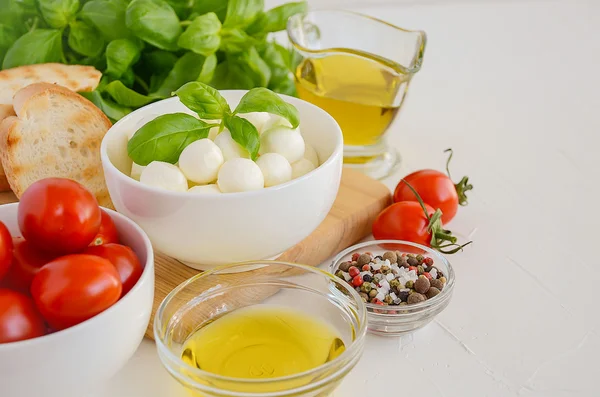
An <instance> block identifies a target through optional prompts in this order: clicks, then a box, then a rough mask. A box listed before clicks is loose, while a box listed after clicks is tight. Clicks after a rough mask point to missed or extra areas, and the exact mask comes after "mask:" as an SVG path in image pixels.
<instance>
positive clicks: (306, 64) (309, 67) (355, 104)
mask: <svg viewBox="0 0 600 397" xmlns="http://www.w3.org/2000/svg"><path fill="white" fill-rule="evenodd" d="M407 81H408V78H407V76H406V75H404V74H401V73H398V71H395V70H393V69H392V68H390V67H389V66H386V65H385V64H384V63H380V62H378V61H376V60H374V59H369V58H364V57H358V56H353V55H349V54H348V55H346V54H335V55H327V56H324V57H322V58H306V59H304V60H303V61H302V63H301V64H300V65H299V66H298V68H297V69H296V88H297V90H298V96H299V97H300V98H302V99H304V100H306V101H308V102H311V103H313V104H315V105H317V106H319V107H320V108H322V109H324V110H325V111H327V112H328V113H329V114H330V115H331V116H333V118H334V119H336V121H337V122H338V124H339V125H340V127H341V129H342V133H343V135H344V144H345V145H347V146H369V145H374V144H376V143H378V141H379V139H380V137H381V135H383V133H384V132H385V131H386V129H387V127H388V126H389V125H390V123H391V122H392V121H393V120H394V117H395V116H396V114H397V113H398V110H399V109H400V105H401V102H400V103H395V102H396V98H397V97H398V92H399V90H405V89H406V86H407V84H405V83H406V82H407Z"/></svg>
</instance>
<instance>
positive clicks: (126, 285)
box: [83, 244, 144, 296]
mask: <svg viewBox="0 0 600 397" xmlns="http://www.w3.org/2000/svg"><path fill="white" fill-rule="evenodd" d="M83 253H84V254H89V255H96V256H99V257H102V258H104V259H107V260H108V261H109V262H110V263H112V264H113V265H114V266H115V268H116V269H117V271H118V272H119V277H120V278H121V283H123V292H122V294H121V296H124V295H125V294H126V293H127V292H129V290H130V289H131V288H133V286H134V285H135V283H137V281H138V280H139V279H140V276H141V275H142V272H143V271H144V269H143V268H142V265H141V264H140V261H139V260H138V258H137V256H136V255H135V253H134V252H133V250H132V249H131V248H129V247H127V246H125V245H121V244H104V245H98V246H92V247H88V248H87V249H86V250H85V251H84V252H83Z"/></svg>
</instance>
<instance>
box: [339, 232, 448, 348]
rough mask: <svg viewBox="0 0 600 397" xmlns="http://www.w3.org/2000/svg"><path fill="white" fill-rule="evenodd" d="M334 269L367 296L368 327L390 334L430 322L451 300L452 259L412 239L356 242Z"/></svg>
mask: <svg viewBox="0 0 600 397" xmlns="http://www.w3.org/2000/svg"><path fill="white" fill-rule="evenodd" d="M330 271H331V273H332V274H334V275H335V276H336V277H338V278H340V279H341V280H344V281H345V282H346V283H347V284H348V285H349V286H352V287H354V288H355V290H356V291H357V292H358V293H359V295H360V296H361V298H362V299H363V301H365V302H366V305H367V318H368V329H369V331H370V332H372V333H375V334H380V335H386V336H397V335H402V334H405V333H409V332H412V331H415V330H416V329H419V328H421V327H423V326H424V325H426V324H428V323H429V322H430V321H431V320H433V318H434V317H435V316H436V315H437V314H439V313H440V312H441V311H442V310H444V309H445V308H446V306H448V303H450V298H451V297H452V291H453V289H454V271H453V270H452V266H451V265H450V262H448V260H447V259H446V258H445V257H444V256H443V255H441V254H440V253H439V252H437V251H434V250H432V249H430V248H428V247H425V246H423V245H420V244H415V243H411V242H408V241H400V240H376V241H367V242H364V243H360V244H356V245H354V246H352V247H350V248H348V249H346V250H344V251H342V252H340V253H339V254H338V255H337V256H336V257H335V259H334V260H333V263H332V264H331V267H330Z"/></svg>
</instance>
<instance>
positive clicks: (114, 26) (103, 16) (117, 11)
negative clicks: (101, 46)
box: [81, 0, 132, 41]
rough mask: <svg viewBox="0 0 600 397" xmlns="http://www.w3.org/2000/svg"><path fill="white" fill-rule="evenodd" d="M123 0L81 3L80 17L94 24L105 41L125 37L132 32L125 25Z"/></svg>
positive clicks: (130, 35)
mask: <svg viewBox="0 0 600 397" xmlns="http://www.w3.org/2000/svg"><path fill="white" fill-rule="evenodd" d="M126 9H127V3H126V2H125V1H124V0H91V1H88V2H87V3H85V4H84V5H83V8H82V9H81V17H82V18H83V20H84V21H86V22H87V23H89V24H90V25H92V26H94V27H95V28H96V29H98V31H99V32H100V33H101V34H102V37H103V38H104V40H106V41H112V40H116V39H125V38H130V37H132V34H131V32H130V31H129V30H127V27H126V26H125V10H126Z"/></svg>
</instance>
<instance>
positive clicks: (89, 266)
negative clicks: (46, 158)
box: [0, 178, 154, 397]
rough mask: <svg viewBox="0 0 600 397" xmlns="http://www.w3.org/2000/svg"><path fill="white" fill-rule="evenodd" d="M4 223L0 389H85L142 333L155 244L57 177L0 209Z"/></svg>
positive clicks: (56, 392)
mask: <svg viewBox="0 0 600 397" xmlns="http://www.w3.org/2000/svg"><path fill="white" fill-rule="evenodd" d="M0 221H1V223H2V224H0V385H1V386H0V389H1V390H2V393H1V394H2V396H7V397H13V396H14V397H17V396H18V397H30V396H31V397H37V396H44V397H54V396H56V397H59V396H60V397H67V396H82V395H85V394H86V393H87V392H89V391H90V390H93V389H94V388H95V387H97V386H98V385H99V384H101V383H102V382H105V381H107V380H108V379H109V378H110V377H112V376H113V375H114V374H115V373H116V372H117V371H118V370H119V369H121V368H122V367H123V366H124V365H125V363H126V362H127V361H128V360H129V358H130V357H131V356H132V355H133V354H134V352H135V350H136V349H137V347H138V346H139V344H140V342H141V340H142V338H143V336H144V333H145V331H146V327H147V325H148V321H149V319H150V313H151V310H152V302H153V295H154V256H153V251H152V246H151V243H150V240H149V239H148V237H147V236H146V234H145V233H144V232H143V231H142V229H141V228H140V227H139V226H137V225H136V224H135V223H134V222H133V221H131V220H129V219H128V218H126V217H125V216H123V215H120V214H119V213H117V212H115V211H112V210H109V209H105V208H102V209H101V208H100V207H98V204H97V203H96V201H95V199H94V197H93V196H92V195H91V194H90V193H89V192H88V191H87V190H85V188H84V187H83V186H81V185H79V184H78V183H77V182H74V181H71V180H66V179H59V178H48V179H44V180H41V181H38V182H36V183H34V184H33V185H31V187H29V189H28V190H27V191H26V192H25V193H24V195H23V196H22V198H21V202H20V203H18V204H17V203H15V204H7V205H2V206H0Z"/></svg>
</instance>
